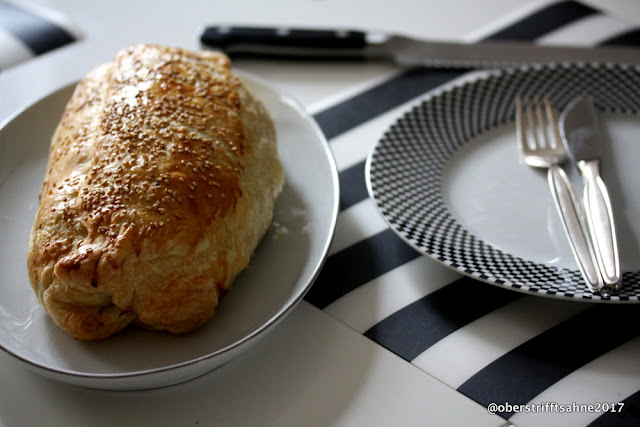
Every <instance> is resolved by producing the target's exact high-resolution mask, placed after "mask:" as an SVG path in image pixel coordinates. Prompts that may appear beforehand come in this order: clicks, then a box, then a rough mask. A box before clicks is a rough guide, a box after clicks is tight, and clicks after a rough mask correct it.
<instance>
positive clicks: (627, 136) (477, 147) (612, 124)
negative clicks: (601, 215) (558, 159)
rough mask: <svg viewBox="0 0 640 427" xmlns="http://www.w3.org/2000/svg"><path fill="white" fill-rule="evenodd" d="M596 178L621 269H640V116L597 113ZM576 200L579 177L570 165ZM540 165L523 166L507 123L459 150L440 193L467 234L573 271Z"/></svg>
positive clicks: (572, 264) (510, 128)
mask: <svg viewBox="0 0 640 427" xmlns="http://www.w3.org/2000/svg"><path fill="white" fill-rule="evenodd" d="M600 119H601V125H602V132H603V134H604V136H605V139H604V142H605V144H604V147H603V160H602V166H601V167H602V176H603V179H604V180H605V183H606V184H607V187H608V189H609V193H610V195H611V199H612V205H613V211H614V218H615V223H616V227H617V235H618V242H619V251H620V264H621V268H622V271H623V272H625V271H637V270H639V269H640V257H639V256H638V254H639V253H640V222H639V221H638V218H640V194H639V191H638V188H639V185H638V183H640V164H639V163H638V161H637V159H640V137H639V136H640V116H638V115H623V114H609V113H603V114H601V115H600ZM565 170H567V172H568V173H569V175H570V177H571V179H572V182H573V184H574V189H575V191H576V195H577V197H578V199H580V200H581V199H582V182H581V179H580V177H579V175H578V174H577V171H576V170H575V168H574V167H573V166H572V165H571V164H567V165H566V167H565ZM546 177H547V174H546V170H543V169H535V168H532V167H530V166H527V165H526V164H525V163H524V161H523V160H522V158H521V156H520V153H519V150H518V146H517V143H516V134H515V125H514V124H513V123H510V124H507V125H504V126H500V127H497V128H494V129H491V130H489V131H487V132H484V133H483V134H481V135H479V136H478V137H476V138H474V139H472V140H470V141H469V142H467V143H466V144H464V146H463V147H461V148H460V149H459V150H458V151H457V152H456V153H455V154H454V155H453V156H452V157H451V158H450V159H449V162H448V163H447V165H446V167H445V172H444V174H443V181H442V192H443V197H444V199H445V202H446V204H447V206H448V207H449V209H450V211H451V213H452V215H453V216H454V217H455V218H456V219H457V220H458V221H459V222H460V224H462V225H463V226H464V227H465V228H466V229H467V230H468V231H469V232H471V233H472V234H474V235H475V236H476V237H478V238H480V239H481V240H483V241H484V242H486V243H488V244H490V245H492V246H494V247H496V248H498V249H500V250H502V251H504V252H507V253H509V254H511V255H514V256H518V257H522V258H524V259H526V260H530V261H533V262H537V263H542V264H548V265H553V266H557V267H560V268H570V269H577V266H576V263H575V261H574V259H573V255H572V254H571V249H570V247H569V244H568V242H567V240H566V237H565V235H564V231H563V229H562V224H561V222H560V219H559V218H558V214H557V212H556V209H555V206H554V204H553V199H552V197H551V193H550V191H549V187H548V184H547V179H546Z"/></svg>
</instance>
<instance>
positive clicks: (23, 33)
mask: <svg viewBox="0 0 640 427" xmlns="http://www.w3.org/2000/svg"><path fill="white" fill-rule="evenodd" d="M0 27H3V28H4V29H6V30H7V31H9V32H10V33H12V34H13V35H14V36H15V37H17V38H18V39H20V40H21V41H22V42H23V43H24V44H25V45H27V46H28V47H29V49H31V51H33V53H35V54H36V55H40V54H42V53H45V52H48V51H50V50H53V49H55V48H58V47H61V46H64V45H66V44H69V43H72V42H74V41H75V39H74V38H73V37H72V36H71V35H70V34H69V33H68V32H67V31H65V30H64V29H63V28H60V27H58V26H57V25H55V24H54V23H52V22H49V21H47V20H45V19H43V18H41V17H39V16H38V15H35V14H33V13H30V12H28V11H26V10H23V9H20V8H18V7H16V6H13V5H11V4H8V3H4V2H2V1H0Z"/></svg>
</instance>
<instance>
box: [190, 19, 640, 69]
mask: <svg viewBox="0 0 640 427" xmlns="http://www.w3.org/2000/svg"><path fill="white" fill-rule="evenodd" d="M200 41H201V43H202V45H203V46H204V47H209V48H214V49H219V50H222V51H224V52H225V53H227V54H229V55H251V56H261V57H280V58H282V57H284V58H287V57H293V58H296V57H298V58H300V57H304V58H322V59H338V58H348V59H354V58H358V59H384V60H393V61H395V62H397V63H399V64H401V65H427V66H443V67H444V66H447V67H492V68H496V67H505V66H517V65H522V64H532V63H565V62H571V63H576V62H600V63H614V64H640V49H639V48H633V47H570V46H541V45H535V44H532V43H530V42H517V41H509V42H506V41H493V40H491V41H482V42H478V43H456V42H445V41H427V40H418V39H415V38H410V37H406V36H403V35H396V34H386V33H375V32H364V31H355V30H322V29H289V28H262V27H239V26H209V27H205V28H204V30H203V31H202V32H201V35H200Z"/></svg>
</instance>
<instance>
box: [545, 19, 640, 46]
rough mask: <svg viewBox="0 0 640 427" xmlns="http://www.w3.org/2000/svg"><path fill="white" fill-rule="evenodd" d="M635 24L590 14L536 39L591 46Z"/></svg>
mask: <svg viewBox="0 0 640 427" xmlns="http://www.w3.org/2000/svg"><path fill="white" fill-rule="evenodd" d="M636 26H637V25H633V24H630V23H627V22H622V21H620V20H618V19H615V18H612V17H610V16H607V15H590V16H587V17H584V18H582V19H580V20H578V21H575V22H573V23H571V24H569V25H565V26H564V27H561V28H559V29H558V30H556V31H552V32H551V33H549V34H546V35H545V36H544V37H540V38H539V39H538V40H537V41H538V43H540V44H545V45H563V44H566V45H575V46H593V45H596V44H598V43H600V42H603V41H604V40H607V39H609V38H611V37H614V36H616V35H617V34H621V33H623V32H625V31H628V30H631V29H633V28H636Z"/></svg>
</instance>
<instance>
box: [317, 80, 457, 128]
mask: <svg viewBox="0 0 640 427" xmlns="http://www.w3.org/2000/svg"><path fill="white" fill-rule="evenodd" d="M463 73H464V72H463V71H461V70H460V69H456V70H450V69H445V68H443V69H426V68H411V69H409V70H406V71H404V72H402V73H401V74H399V75H397V76H395V77H393V78H391V79H390V80H387V81H385V82H383V83H381V84H379V85H377V86H374V87H372V88H371V89H369V90H366V91H364V92H362V93H360V94H358V95H356V96H354V97H352V98H349V99H347V100H345V101H343V102H341V103H339V104H336V105H334V106H332V107H330V108H328V109H327V110H324V111H321V112H319V113H317V114H315V115H314V118H315V119H316V121H317V122H318V124H319V125H320V128H321V129H322V131H323V132H324V134H325V136H326V137H327V139H332V138H335V137H336V136H338V135H340V134H342V133H344V132H346V131H348V130H349V129H352V128H354V127H356V126H358V125H360V124H362V123H364V122H366V121H367V120H370V119H372V118H375V117H377V116H379V115H380V114H383V113H385V112H387V111H389V110H391V109H392V108H395V107H397V106H398V105H400V104H402V103H404V102H407V101H409V100H411V99H413V98H415V97H417V96H419V95H420V94H422V93H424V92H427V91H429V90H431V89H433V88H435V87H438V86H440V85H441V84H443V83H445V82H447V81H448V80H451V79H453V78H455V77H458V76H460V75H461V74H463Z"/></svg>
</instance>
